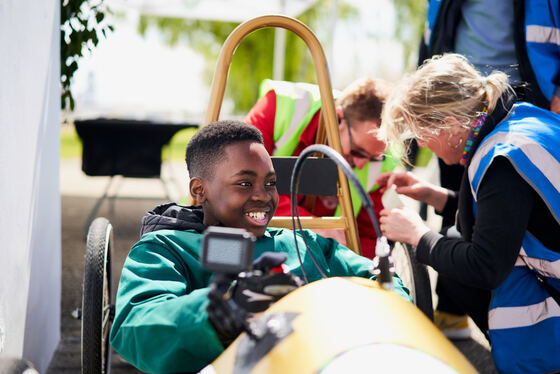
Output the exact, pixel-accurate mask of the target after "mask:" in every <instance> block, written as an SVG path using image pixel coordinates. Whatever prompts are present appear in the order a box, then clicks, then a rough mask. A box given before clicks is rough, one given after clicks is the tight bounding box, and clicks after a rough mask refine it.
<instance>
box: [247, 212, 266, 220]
mask: <svg viewBox="0 0 560 374" xmlns="http://www.w3.org/2000/svg"><path fill="white" fill-rule="evenodd" d="M247 215H248V216H249V217H251V218H254V219H259V220H261V219H264V217H265V213H264V212H249V213H247Z"/></svg>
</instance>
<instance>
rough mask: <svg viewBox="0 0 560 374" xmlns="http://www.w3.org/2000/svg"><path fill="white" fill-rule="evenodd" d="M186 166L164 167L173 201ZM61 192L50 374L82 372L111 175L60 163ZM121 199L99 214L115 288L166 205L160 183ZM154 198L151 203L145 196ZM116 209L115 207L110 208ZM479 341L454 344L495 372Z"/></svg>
mask: <svg viewBox="0 0 560 374" xmlns="http://www.w3.org/2000/svg"><path fill="white" fill-rule="evenodd" d="M184 169H185V167H184V166H183V164H182V163H180V162H177V163H173V164H164V168H163V171H162V175H163V176H164V178H165V179H167V180H169V182H168V187H169V190H170V195H171V197H172V199H174V200H178V199H180V198H181V197H182V196H183V191H186V177H187V176H186V173H185V170H184ZM60 178H61V193H62V315H61V322H62V339H61V342H60V344H59V347H58V349H57V351H56V353H55V356H54V358H53V360H52V362H51V365H50V367H49V369H48V371H47V374H56V373H78V372H80V321H79V320H76V319H74V318H73V317H72V312H73V311H74V310H75V309H76V308H79V307H80V306H81V292H82V290H81V288H82V277H83V266H84V251H85V234H86V233H85V227H86V219H87V216H88V214H89V213H90V211H91V209H92V207H93V206H94V205H95V202H96V200H97V197H99V196H101V194H102V192H103V189H104V187H105V185H106V183H107V181H108V178H106V177H87V176H85V175H84V174H83V173H82V172H81V171H80V163H79V161H78V160H75V161H64V162H63V163H62V164H61V175H60ZM118 193H119V196H127V197H131V196H135V198H126V199H116V200H114V201H113V205H112V204H110V202H109V201H105V202H104V203H103V204H102V206H101V208H100V210H99V212H98V213H97V216H104V217H107V218H108V219H109V220H110V221H111V223H112V224H113V227H114V233H115V236H114V239H115V253H114V259H113V272H114V284H113V289H114V290H116V287H117V282H118V278H119V276H120V269H121V267H122V264H123V262H124V259H125V257H126V254H127V253H128V250H129V249H130V247H131V246H132V244H133V243H134V242H136V241H137V240H138V234H139V225H140V219H141V217H142V216H143V215H144V214H145V212H146V211H147V210H149V209H151V208H153V207H154V206H155V205H157V204H160V203H162V202H165V201H166V200H167V199H166V198H165V197H164V195H165V193H164V190H163V189H162V186H161V184H160V183H159V181H158V180H137V179H124V180H122V185H121V186H120V187H119V189H118ZM146 196H148V197H149V198H148V199H146V198H145V197H146ZM111 205H112V206H113V209H111ZM473 338H474V339H469V340H465V341H461V342H455V345H456V346H457V347H458V348H459V349H460V350H461V351H462V352H463V354H464V355H465V356H466V357H467V358H468V359H469V360H470V361H471V362H472V363H473V365H474V366H475V367H476V368H477V369H478V370H479V372H481V373H488V374H493V373H496V370H495V368H494V365H493V362H492V359H491V356H490V352H489V347H488V343H487V342H486V341H485V339H484V338H483V337H482V335H481V334H480V332H479V331H475V334H473ZM112 372H113V373H115V374H120V373H138V371H137V370H135V369H134V368H133V367H131V366H130V365H128V364H127V363H126V362H124V361H123V360H122V358H120V357H119V356H118V355H113V359H112Z"/></svg>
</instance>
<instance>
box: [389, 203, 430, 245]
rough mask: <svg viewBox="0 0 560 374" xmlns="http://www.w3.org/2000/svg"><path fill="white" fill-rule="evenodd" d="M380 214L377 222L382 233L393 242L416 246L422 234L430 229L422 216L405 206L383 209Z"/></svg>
mask: <svg viewBox="0 0 560 374" xmlns="http://www.w3.org/2000/svg"><path fill="white" fill-rule="evenodd" d="M380 215H381V218H380V219H379V223H380V228H381V231H382V232H383V235H385V236H386V237H387V239H389V240H392V241H395V242H401V243H407V244H410V245H412V246H414V247H416V246H418V242H419V241H420V238H421V237H422V235H424V234H425V233H427V232H428V231H430V229H429V228H428V227H427V226H426V225H424V222H423V221H422V218H420V216H419V215H418V214H417V213H416V212H415V211H414V210H412V209H410V208H407V207H402V208H393V209H383V210H382V211H381V214H380Z"/></svg>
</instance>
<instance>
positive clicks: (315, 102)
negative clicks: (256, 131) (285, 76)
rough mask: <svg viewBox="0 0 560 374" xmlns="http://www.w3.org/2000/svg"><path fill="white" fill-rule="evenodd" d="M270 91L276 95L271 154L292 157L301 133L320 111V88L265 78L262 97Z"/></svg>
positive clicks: (261, 91) (262, 85)
mask: <svg viewBox="0 0 560 374" xmlns="http://www.w3.org/2000/svg"><path fill="white" fill-rule="evenodd" d="M270 90H274V93H275V94H276V114H275V117H274V135H273V138H274V150H273V152H272V155H273V156H291V155H292V154H293V153H294V151H295V149H296V147H297V145H298V143H299V138H300V136H301V133H302V132H303V130H305V127H306V126H307V124H308V123H309V122H310V121H311V119H312V118H313V116H314V115H315V113H317V111H318V110H319V109H320V108H321V95H320V93H319V87H318V86H316V85H313V84H309V83H292V82H285V81H273V80H271V79H265V80H264V81H262V83H261V87H260V93H261V96H262V95H265V94H266V93H267V92H268V91H270Z"/></svg>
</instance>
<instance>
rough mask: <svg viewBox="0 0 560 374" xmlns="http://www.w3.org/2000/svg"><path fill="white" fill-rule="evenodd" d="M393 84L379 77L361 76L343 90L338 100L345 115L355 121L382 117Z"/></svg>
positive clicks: (337, 102)
mask: <svg viewBox="0 0 560 374" xmlns="http://www.w3.org/2000/svg"><path fill="white" fill-rule="evenodd" d="M392 88H393V84H392V83H391V82H389V81H386V80H383V79H379V78H368V77H365V78H360V79H358V80H355V81H354V82H352V83H351V84H350V85H349V86H348V87H346V88H345V89H344V91H342V93H341V95H340V96H339V97H338V99H337V100H336V104H337V105H340V106H341V107H342V109H343V110H344V115H345V116H348V117H350V120H354V121H370V120H377V119H380V118H381V111H382V108H383V104H384V103H385V101H386V100H387V97H388V96H389V94H390V92H391V90H392Z"/></svg>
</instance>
